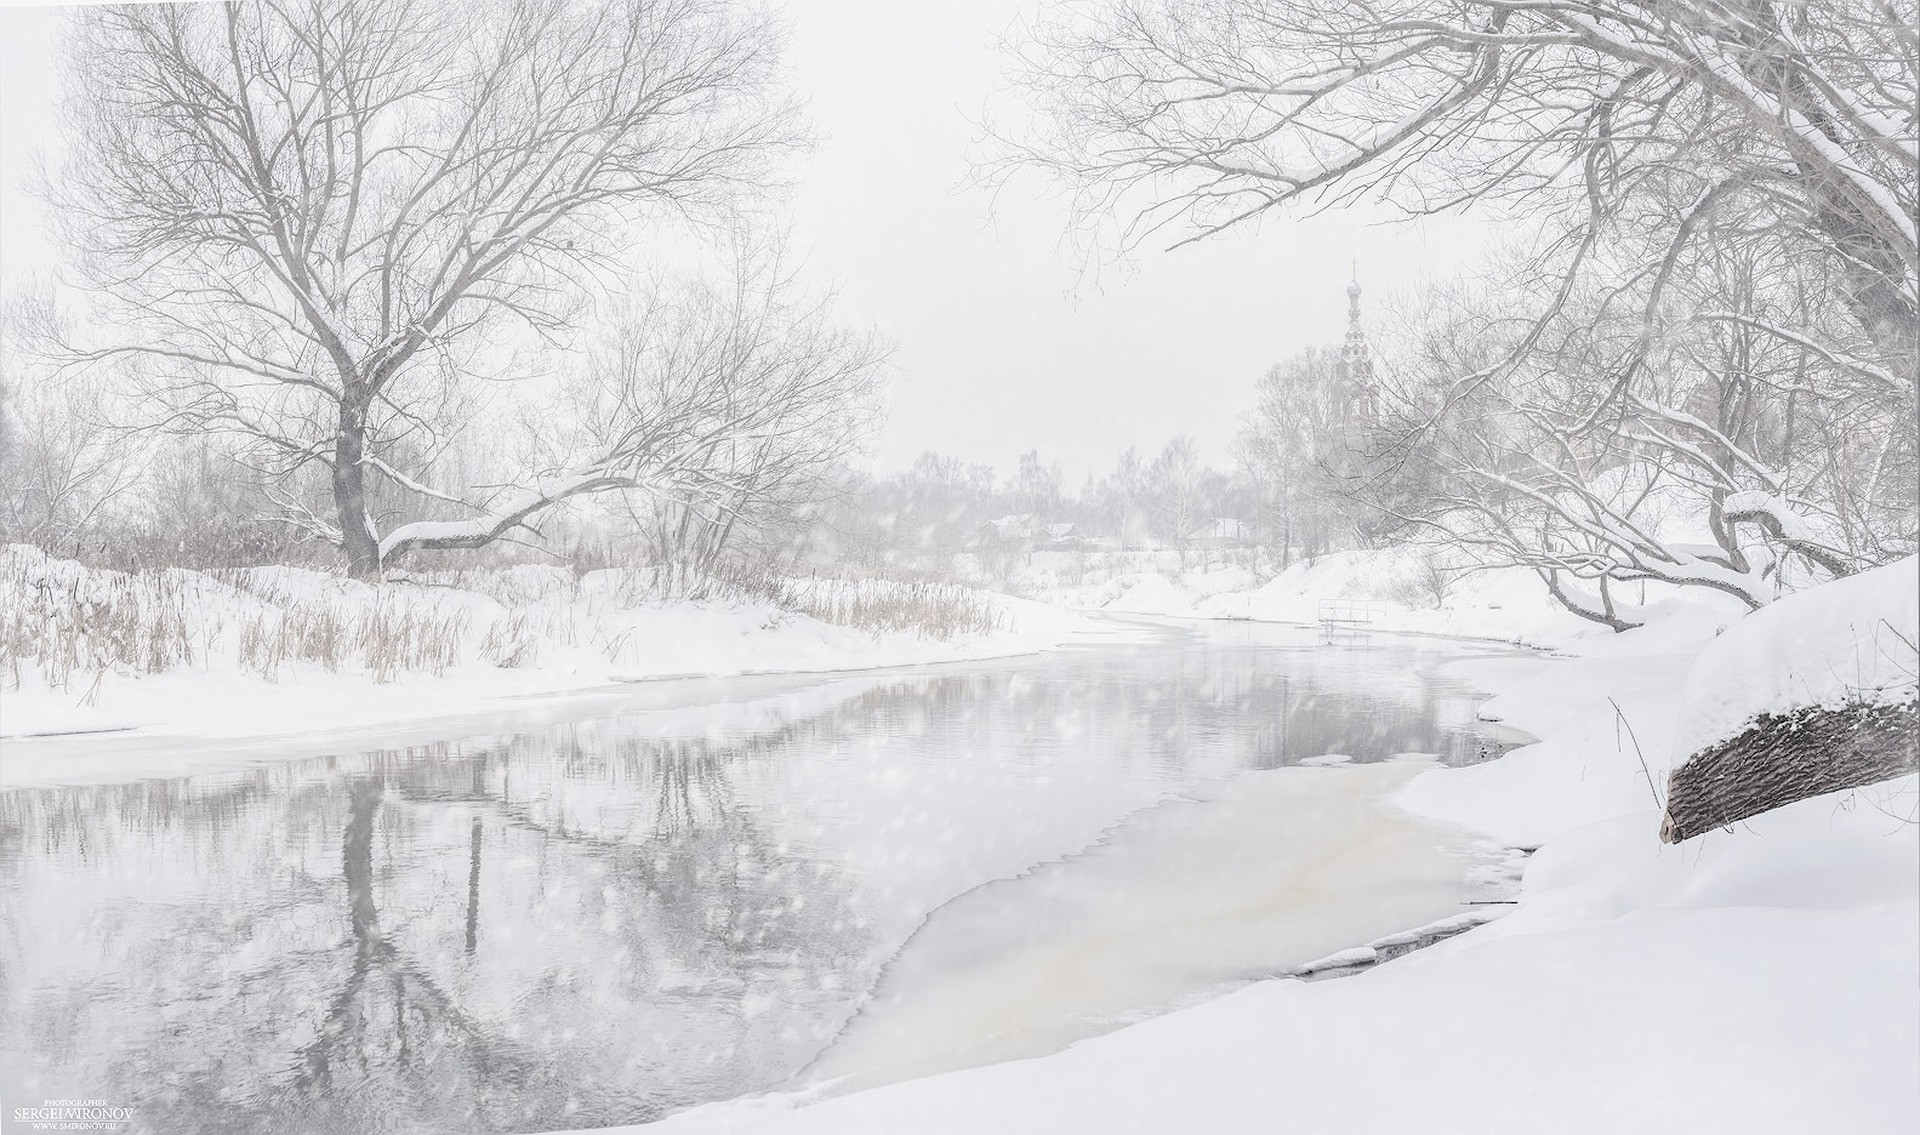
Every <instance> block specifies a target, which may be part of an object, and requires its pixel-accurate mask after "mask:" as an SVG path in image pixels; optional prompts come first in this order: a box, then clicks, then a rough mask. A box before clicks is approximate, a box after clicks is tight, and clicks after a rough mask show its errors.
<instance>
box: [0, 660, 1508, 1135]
mask: <svg viewBox="0 0 1920 1135" xmlns="http://www.w3.org/2000/svg"><path fill="white" fill-rule="evenodd" d="M1119 629H1122V630H1124V632H1125V633H1119V634H1115V635H1114V636H1113V637H1112V639H1111V640H1110V641H1105V642H1102V641H1097V640H1096V641H1093V642H1090V643H1086V644H1083V645H1081V646H1077V647H1074V648H1070V649H1067V650H1064V651H1060V652H1055V653H1051V654H1047V655H1041V656H1037V657H1028V658H1020V659H1008V660H1002V661H998V662H979V663H972V664H965V665H955V666H948V667H940V668H934V669H924V670H917V671H894V672H879V673H871V674H861V675H851V676H834V677H824V678H822V677H816V678H811V679H802V678H797V677H789V678H759V679H744V680H734V681H732V682H708V683H704V684H697V685H692V686H685V685H683V686H680V687H679V688H675V686H676V684H674V683H665V684H658V685H649V686H646V687H635V688H633V689H631V690H628V691H626V692H625V694H624V696H625V697H626V698H627V699H629V700H628V701H625V702H622V701H620V700H619V699H620V698H621V696H622V695H621V694H619V693H603V694H596V695H595V697H596V698H602V699H604V700H601V701H588V702H581V703H577V704H575V705H573V707H572V709H571V710H570V711H569V712H568V713H566V714H564V715H562V716H563V717H564V718H565V720H561V721H549V722H547V723H544V724H539V725H537V726H536V725H533V724H528V723H524V722H523V723H520V724H518V725H516V726H514V727H512V728H500V727H499V725H498V724H497V723H495V724H494V725H493V727H492V731H489V732H485V733H482V734H481V735H473V729H472V728H471V727H469V728H468V729H467V731H466V732H465V733H464V734H460V733H458V732H457V731H456V732H455V733H448V732H446V731H445V724H446V723H444V722H442V723H441V728H442V732H441V733H440V734H439V735H438V736H433V735H432V734H431V733H430V732H428V731H427V728H428V727H426V726H421V727H419V729H418V731H416V732H414V733H404V734H399V735H397V736H395V737H392V738H389V739H388V743H387V745H384V746H381V747H379V748H377V749H376V748H374V746H373V745H372V744H371V743H370V742H369V741H368V740H367V737H368V735H367V734H366V733H364V732H358V733H353V734H349V735H344V736H343V735H337V734H336V735H333V736H332V737H331V738H326V737H322V738H315V739H309V740H308V741H305V742H302V745H303V746H304V747H303V748H302V749H300V750H299V751H298V752H297V753H287V752H284V751H281V752H275V751H273V749H272V747H271V746H269V747H268V748H267V750H266V751H263V752H259V753H255V754H253V758H254V759H253V760H252V761H250V762H240V761H238V759H237V758H240V757H242V756H244V755H245V754H241V753H237V752H236V753H230V754H228V755H229V757H233V758H236V759H235V760H229V761H228V762H226V764H225V765H222V766H221V767H222V768H223V770H224V771H208V772H202V773H199V774H196V775H192V776H185V777H177V778H173V779H134V778H133V777H130V776H127V775H124V770H122V775H116V776H102V777H99V778H96V779H98V780H100V781H101V782H100V783H92V784H67V785H59V786H45V787H40V788H34V789H16V790H13V791H9V792H6V793H5V794H4V795H0V829H3V830H4V831H5V832H7V833H8V838H7V840H6V842H5V843H4V844H0V880H3V883H0V885H4V887H5V890H6V894H7V898H8V901H7V904H6V913H5V914H4V915H3V916H0V918H4V921H5V923H6V927H5V931H6V932H5V934H4V936H3V940H4V942H5V944H6V945H5V950H6V964H5V966H4V967H3V968H0V973H4V975H5V977H4V980H5V982H6V988H5V990H4V1001H5V1004H6V1005H7V1006H8V1011H7V1014H6V1023H5V1040H4V1053H3V1055H4V1059H0V1066H4V1067H5V1068H6V1070H7V1073H6V1074H7V1079H8V1082H7V1083H6V1084H5V1085H4V1090H5V1094H6V1096H7V1097H8V1098H9V1099H12V1098H34V1099H37V1098H41V1097H61V1096H65V1095H72V1094H75V1093H76V1092H80V1091H81V1090H82V1087H81V1086H82V1085H85V1092H86V1093H87V1094H89V1095H91V1096H101V1095H103V1094H115V1098H116V1099H117V1100H119V1099H123V1100H124V1102H126V1103H129V1104H133V1105H135V1106H136V1107H137V1108H138V1109H139V1113H140V1115H141V1117H142V1123H143V1124H145V1125H146V1126H147V1127H148V1128H150V1129H152V1130H193V1129H212V1128H227V1129H232V1128H263V1129H264V1128H269V1127H270V1128H271V1129H273V1130H276V1131H286V1132H299V1131H303V1130H321V1129H328V1130H339V1129H344V1128H352V1129H355V1130H363V1131H370V1132H371V1131H380V1130H392V1129H402V1128H404V1129H409V1130H420V1129H425V1130H463V1131H465V1130H520V1131H524V1130H538V1129H542V1128H557V1127H572V1126H592V1125H599V1124H607V1123H622V1122H626V1123H631V1122H640V1121H645V1120H649V1119H654V1118H658V1117H660V1116H662V1115H665V1114H668V1113H670V1112H672V1111H674V1110H676V1109H679V1108H684V1107H687V1106H691V1105H696V1104H700V1103H703V1102H707V1101H716V1100H724V1099H728V1098H730V1097H734V1096H738V1095H741V1094H747V1093H754V1092H759V1091H765V1090H769V1089H779V1088H787V1087H792V1086H794V1085H796V1084H800V1083H803V1082H806V1080H807V1079H808V1078H809V1077H819V1078H835V1079H839V1081H840V1083H841V1084H842V1086H855V1085H857V1084H859V1083H863V1082H866V1083H878V1082H885V1081H889V1080H895V1079H899V1078H901V1077H903V1076H907V1075H915V1074H919V1073H922V1072H926V1071H939V1070H944V1069H951V1068H964V1067H969V1066H972V1065H976V1064H980V1063H984V1062H987V1061H991V1060H1001V1059H1007V1058H1011V1057H1023V1056H1036V1055H1042V1054H1044V1053H1048V1052H1053V1051H1056V1050H1058V1049H1059V1048H1060V1047H1061V1046H1063V1045H1065V1044H1067V1043H1069V1042H1072V1041H1074V1040H1077V1039H1080V1038H1083V1037H1087V1036H1091V1035H1095V1034H1097V1033H1100V1032H1103V1031H1107V1030H1109V1029H1111V1028H1114V1027H1117V1026H1118V1025H1120V1024H1123V1023H1125V1022H1127V1021H1129V1020H1135V1019H1138V1018H1140V1017H1143V1016H1147V1015H1151V1014H1153V1013H1156V1012H1162V1011H1165V1010H1167V1009H1170V1008H1174V1007H1177V1006H1179V1005H1183V1004H1188V1003H1191V1002H1193V1001H1196V1000H1198V999H1201V998H1203V997H1205V996H1209V995H1215V994H1218V993H1219V992H1220V991H1222V990H1223V989H1228V988H1231V987H1233V986H1234V985H1235V984H1236V983H1242V982H1245V981H1249V980H1254V979H1257V978H1259V977H1263V976H1267V975H1270V974H1271V973H1273V972H1275V971H1276V969H1285V968H1286V967H1287V966H1289V965H1298V964H1302V963H1305V962H1309V961H1311V960H1313V959H1314V958H1316V957H1318V956H1320V955H1323V954H1326V953H1328V952H1330V951H1332V950H1336V949H1338V948H1340V947H1342V946H1346V945H1352V944H1355V943H1357V942H1363V941H1366V940H1368V939H1370V938H1377V937H1379V936H1381V935H1383V934H1388V933H1391V932H1393V931H1396V930H1401V929H1404V928H1406V927H1409V926H1413V925H1418V924H1420V923H1423V922H1429V921H1432V920H1434V919H1436V918H1440V917H1444V916H1446V915H1449V914H1453V913H1456V912H1458V911H1460V910H1461V909H1463V903H1464V902H1465V901H1466V900H1467V899H1469V898H1470V897H1472V896H1473V895H1475V894H1479V893H1482V892H1480V891H1477V890H1476V889H1475V884H1474V882H1473V877H1474V876H1475V875H1476V872H1478V873H1480V874H1485V873H1486V871H1487V870H1488V869H1489V868H1494V869H1497V866H1498V863H1499V856H1498V854H1497V849H1496V848H1494V847H1493V846H1492V845H1491V844H1487V843H1485V842H1484V841H1476V840H1475V839H1473V838H1471V837H1468V836H1466V835H1465V834H1464V833H1462V832H1461V831H1459V830H1458V829H1454V828H1450V827H1447V826H1445V825H1441V824H1434V823H1431V822H1429V821H1423V820H1420V819H1418V818H1416V817H1413V816H1411V815H1408V814H1407V813H1405V812H1402V811H1400V810H1398V809H1396V808H1394V807H1393V806H1392V805H1391V804H1390V803H1388V800H1387V797H1388V795H1389V794H1390V793H1391V792H1392V791H1393V790H1395V789H1397V788H1398V787H1399V786H1401V785H1403V784H1404V783H1405V782H1406V781H1407V780H1408V779H1409V778H1410V777H1412V776H1413V775H1415V774H1416V773H1417V772H1418V771H1419V770H1420V769H1421V768H1422V767H1431V766H1432V765H1433V764H1434V763H1435V762H1436V761H1437V762H1439V763H1445V764H1452V765H1464V764H1472V763H1474V762H1477V761H1480V760H1482V759H1484V758H1485V757H1486V756H1489V755H1491V754H1492V753H1494V752H1496V751H1498V749H1499V748H1500V742H1499V740H1498V739H1497V738H1496V737H1495V736H1494V735H1493V734H1492V733H1491V732H1490V730H1489V729H1488V727H1486V726H1485V725H1484V724H1483V723H1480V722H1478V721H1476V719H1475V709H1476V707H1477V705H1478V702H1479V700H1480V699H1479V696H1478V695H1477V694H1475V693H1474V691H1473V690H1472V688H1471V687H1470V686H1469V685H1468V684H1467V683H1466V682H1465V681H1463V680H1461V679H1460V678H1458V677H1457V676H1455V675H1456V671H1457V670H1458V669H1459V667H1458V665H1457V663H1459V662H1461V661H1462V660H1467V659H1477V660H1480V661H1481V662H1482V663H1483V664H1484V663H1485V662H1486V661H1488V660H1497V659H1498V658H1500V657H1503V656H1506V655H1507V653H1508V652H1505V651H1501V650H1499V649H1497V648H1492V647H1486V646H1479V645H1474V644H1468V643H1459V642H1444V641H1440V640H1396V639H1391V638H1388V637H1385V636H1379V637H1374V638H1370V639H1366V640H1359V641H1355V642H1352V643H1347V644H1343V645H1339V646H1326V645H1324V644H1322V643H1321V642H1320V639H1319V633H1318V632H1317V631H1313V630H1304V629H1301V628H1296V627H1282V626H1272V625H1256V624H1247V623H1218V624H1198V625H1190V626H1186V627H1169V626H1160V627H1148V626H1144V625H1139V624H1135V625H1131V626H1127V627H1121V628H1119ZM482 728H485V726H482ZM234 744H236V745H237V744H238V742H235V743H234ZM329 744H330V745H331V748H328V747H327V746H328V745H329ZM396 745H397V746H399V747H394V746H396ZM316 747H317V748H316ZM368 750H371V751H368ZM1418 753H1424V754H1432V756H1429V757H1426V758H1411V757H1409V754H1418ZM1329 754H1333V755H1336V756H1345V757H1348V758H1351V762H1352V763H1353V764H1354V765H1355V766H1357V767H1352V768H1341V767H1309V768H1302V767H1296V766H1299V765H1300V764H1301V762H1303V761H1311V760H1312V759H1314V758H1320V757H1324V756H1327V755H1329ZM273 757H278V758H279V759H277V760H271V761H268V760H267V758H273ZM1392 758H1400V759H1398V760H1394V759H1392ZM1315 763H1321V764H1324V763H1326V762H1315ZM1336 763H1337V762H1336ZM1069 979H1070V980H1069ZM870 993H873V994H875V996H873V997H871V998H870V996H869V994H870ZM863 1005H864V1006H865V1007H866V1008H865V1010H864V1011H862V1012H860V1013H859V1015H858V1016H857V1017H856V1011H858V1010H861V1008H862V1006H863ZM983 1021H989V1022H991V1024H992V1026H993V1027H991V1028H983V1027H982V1022H983ZM836 1038H838V1040H839V1043H838V1044H835V1043H834V1042H835V1041H836ZM823 1053H824V1055H823ZM809 1069H810V1072H808V1075H806V1076H803V1075H802V1073H803V1071H808V1070H809ZM215 1084H217V1085H220V1088H219V1089H218V1090H217V1091H213V1090H211V1089H210V1088H209V1085H215Z"/></svg>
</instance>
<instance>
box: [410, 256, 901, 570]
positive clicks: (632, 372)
mask: <svg viewBox="0 0 1920 1135" xmlns="http://www.w3.org/2000/svg"><path fill="white" fill-rule="evenodd" d="M828 315H829V312H828V309H827V306H826V304H825V302H824V301H798V300H796V299H795V298H794V284H793V280H792V278H791V276H789V275H787V274H786V273H785V272H784V271H783V270H782V268H781V265H780V263H779V261H778V260H777V259H768V258H762V259H757V260H746V261H743V262H741V263H740V264H739V265H738V266H736V269H735V272H734V274H733V276H732V278H731V279H730V280H729V281H727V283H726V284H725V286H721V287H716V286H713V285H711V284H705V283H697V284H695V285H693V286H686V287H675V286H661V287H658V288H655V289H653V290H651V291H649V292H647V293H645V294H644V295H643V296H642V298H640V299H638V300H630V301H627V302H625V303H624V304H622V305H621V310H620V311H619V312H618V313H617V314H616V315H615V316H614V317H613V318H612V319H611V320H610V325H609V328H608V330H607V332H606V333H605V336H604V339H603V341H602V342H600V343H599V344H597V345H596V346H595V348H594V349H593V350H591V351H589V352H588V353H587V357H586V359H585V361H584V362H583V364H582V365H581V366H580V368H579V369H578V371H577V373H576V374H575V375H574V376H573V379H572V381H571V382H569V383H568V384H567V386H566V389H565V390H564V391H563V393H562V396H561V399H560V402H559V404H558V405H557V406H556V407H555V410H556V412H555V413H554V414H553V415H552V418H553V420H555V421H558V422H561V423H565V425H564V426H563V427H562V428H561V429H560V430H558V431H557V432H551V433H550V435H549V436H548V437H547V438H546V439H544V440H545V441H546V442H547V445H546V449H547V450H548V452H549V453H551V454H553V455H554V459H553V462H552V464H550V465H549V466H548V467H547V468H546V469H544V470H542V472H541V475H540V477H539V478H538V479H536V480H535V481H534V482H533V483H532V484H531V485H529V486H527V487H524V488H520V489H517V490H511V491H507V492H504V493H502V494H500V495H499V496H498V497H497V498H496V499H495V500H494V501H493V502H491V504H490V506H489V507H488V508H487V509H486V510H485V511H484V513H483V515H480V516H476V517H468V518H465V519H459V520H449V521H435V520H422V521H414V522H412V523H409V524H405V525H401V526H399V527H397V528H395V529H393V530H392V531H390V532H389V533H387V535H386V537H385V538H384V540H383V542H382V547H381V553H382V556H383V557H391V556H396V555H400V554H402V553H405V552H409V551H413V550H416V549H419V548H446V547H478V546H481V545H484V544H486V543H488V542H490V541H492V540H495V539H498V538H500V537H501V536H502V535H504V534H506V533H507V532H510V531H512V530H513V529H515V528H517V527H520V526H522V525H525V524H526V523H527V522H528V520H529V518H531V517H532V516H534V515H535V514H536V513H538V512H539V511H541V510H542V509H545V508H547V507H548V506H549V505H551V504H553V503H555V502H558V501H561V500H565V499H567V498H569V497H573V496H578V495H580V494H582V493H587V492H594V491H599V490H603V489H633V488H639V489H646V490H648V491H647V493H646V496H645V501H644V508H645V510H646V516H645V518H646V521H647V526H648V527H649V528H650V530H651V538H652V543H653V545H654V552H655V554H656V556H657V557H658V558H659V559H660V560H661V561H663V562H666V563H677V564H679V565H681V566H684V567H690V568H693V569H696V570H704V569H709V568H711V567H712V566H713V564H714V563H715V562H716V561H717V560H718V559H719V557H720V556H721V555H722V553H724V552H725V551H726V550H727V548H728V546H729V545H730V543H732V542H733V541H734V540H736V539H737V538H738V537H740V536H742V535H746V534H748V533H749V532H750V531H751V530H753V529H755V528H756V527H758V528H767V527H771V526H773V525H775V524H777V522H778V521H779V519H780V518H781V516H782V514H783V513H784V514H786V515H788V516H791V515H792V514H793V513H794V512H795V511H796V510H800V509H802V508H804V507H806V506H808V505H811V504H812V503H814V502H817V501H819V500H820V499H821V498H822V497H823V496H825V495H827V494H828V493H829V492H831V491H833V489H834V486H835V485H836V484H837V481H838V479H839V475H840V473H841V471H842V469H843V466H844V463H845V461H846V460H847V458H849V457H850V456H852V455H853V454H854V453H855V452H856V451H857V450H858V449H859V448H860V446H861V445H862V444H864V442H865V440H866V438H867V435H868V434H869V432H870V429H871V427H872V426H873V425H874V424H875V421H876V414H877V402H878V379H879V374H880V371H881V368H882V367H883V365H884V364H885V361H886V357H887V348H886V347H885V345H884V344H882V343H880V342H879V341H878V340H877V339H876V338H875V337H874V336H873V335H871V334H861V333H854V332H850V331H846V330H842V329H839V328H836V327H835V326H833V324H832V323H831V321H830V319H829V318H828Z"/></svg>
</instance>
